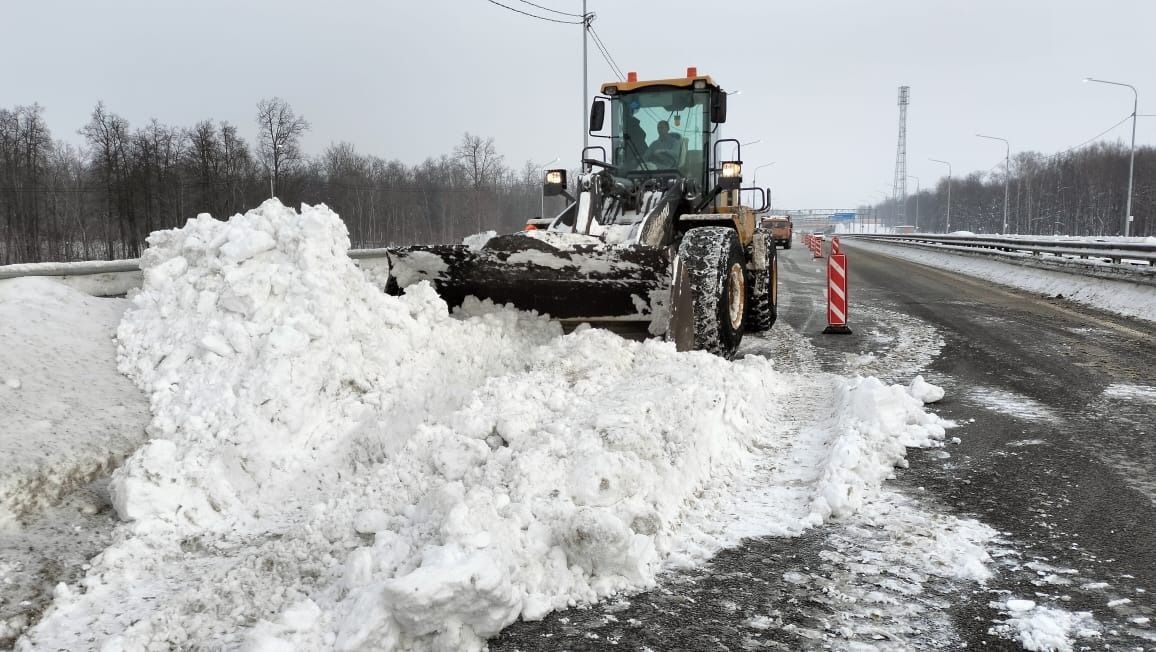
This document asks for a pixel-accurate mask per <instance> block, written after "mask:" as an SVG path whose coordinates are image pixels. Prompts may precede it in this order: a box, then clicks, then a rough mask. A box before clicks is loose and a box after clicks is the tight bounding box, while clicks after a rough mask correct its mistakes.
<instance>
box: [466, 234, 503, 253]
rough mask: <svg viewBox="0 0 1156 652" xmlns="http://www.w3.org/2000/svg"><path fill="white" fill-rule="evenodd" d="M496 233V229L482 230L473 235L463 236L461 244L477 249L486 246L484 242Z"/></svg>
mask: <svg viewBox="0 0 1156 652" xmlns="http://www.w3.org/2000/svg"><path fill="white" fill-rule="evenodd" d="M497 235H498V232H497V231H482V232H481V233H475V234H474V235H468V236H466V237H465V238H462V244H464V245H466V246H467V247H469V248H470V249H473V250H474V251H478V250H480V249H481V248H482V247H484V246H486V243H487V242H489V241H490V239H491V238H494V237H495V236H497Z"/></svg>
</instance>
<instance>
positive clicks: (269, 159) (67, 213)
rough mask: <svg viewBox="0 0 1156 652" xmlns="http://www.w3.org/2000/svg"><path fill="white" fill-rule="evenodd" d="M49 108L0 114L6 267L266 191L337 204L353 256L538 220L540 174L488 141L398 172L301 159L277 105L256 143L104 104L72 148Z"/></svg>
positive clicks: (260, 121)
mask: <svg viewBox="0 0 1156 652" xmlns="http://www.w3.org/2000/svg"><path fill="white" fill-rule="evenodd" d="M43 113H44V109H43V107H41V106H39V105H36V104H33V105H31V106H17V107H15V108H13V109H7V108H0V264H10V263H21V262H38V261H49V260H51V261H71V260H97V259H115V258H135V257H137V256H139V255H140V252H141V250H142V249H143V247H144V244H145V238H146V237H147V236H148V234H149V233H151V232H152V231H154V230H156V229H164V228H171V227H176V226H181V225H183V224H184V223H185V221H186V220H188V219H189V218H191V217H194V216H195V215H196V214H198V213H211V214H212V215H213V216H214V217H218V218H222V219H223V218H227V217H228V216H230V215H232V214H234V213H237V212H243V211H245V210H248V209H250V208H253V207H255V206H257V205H258V204H259V203H261V202H262V201H264V200H265V199H267V198H269V197H270V196H274V195H275V196H276V197H278V198H279V199H280V200H281V201H282V202H284V203H285V204H287V205H290V206H296V205H298V204H300V203H302V202H304V203H309V204H316V203H325V204H326V205H328V206H329V207H331V208H333V209H334V210H335V211H337V212H338V213H339V214H340V215H341V217H342V218H343V219H344V220H345V223H346V225H347V227H348V228H349V234H350V239H351V240H352V242H353V246H354V247H358V248H360V247H380V246H386V245H398V244H412V243H429V242H455V241H458V240H460V239H461V238H462V237H464V236H467V235H469V234H472V233H476V232H478V231H481V230H486V229H495V230H498V231H512V230H517V229H518V228H520V227H521V225H523V224H524V223H525V221H526V219H527V218H529V217H533V216H536V215H538V214H539V213H540V201H541V199H540V191H541V172H540V171H539V170H538V168H537V167H536V166H534V165H533V164H532V163H529V162H527V163H526V164H525V166H523V167H522V168H521V169H519V170H513V169H510V168H509V167H507V166H506V165H505V162H504V159H503V157H502V156H501V154H499V153H498V151H497V149H496V147H495V145H494V142H493V139H486V138H481V137H479V136H475V135H472V134H469V133H466V134H465V135H464V136H463V138H462V140H461V142H460V144H459V145H458V146H457V147H456V148H455V149H454V151H453V152H451V153H447V154H444V155H442V156H440V157H438V158H429V159H426V160H425V161H423V162H422V163H420V164H417V165H406V164H405V163H402V162H400V161H396V160H386V159H383V158H380V157H377V156H371V155H366V154H362V153H360V152H358V151H357V149H356V148H355V147H354V146H353V145H352V144H349V143H337V144H333V145H331V146H330V147H328V148H327V149H326V150H325V151H324V152H322V153H321V154H320V155H319V156H316V157H310V156H307V155H305V154H304V153H303V152H302V151H301V148H300V138H301V136H302V134H304V133H305V132H306V131H307V130H308V129H309V123H308V122H307V121H306V120H305V119H304V118H302V117H300V116H297V115H296V114H294V112H293V110H292V108H291V107H290V106H289V105H288V104H287V103H286V102H284V101H283V100H280V99H278V98H273V99H270V100H262V101H261V102H260V103H259V104H258V105H257V113H256V123H257V127H258V137H257V142H256V143H254V144H250V143H248V142H246V140H245V139H244V138H242V137H241V136H240V135H239V134H238V130H237V127H236V126H235V125H232V124H229V123H228V122H216V121H213V120H204V121H201V122H198V123H197V124H195V125H192V126H191V127H177V126H170V125H165V124H162V123H160V122H158V121H156V120H152V121H151V122H149V123H148V124H146V125H143V126H139V127H136V128H132V127H131V125H129V123H128V121H127V120H125V119H124V118H122V117H120V116H118V115H116V114H115V113H113V112H112V111H110V110H109V109H108V108H107V107H106V106H105V105H104V104H103V103H99V104H97V105H96V108H95V109H94V110H93V112H92V115H91V119H90V120H89V122H88V123H87V124H85V125H84V126H82V127H81V128H80V129H79V131H78V133H79V134H80V135H81V136H82V137H83V139H84V146H83V147H79V148H78V147H76V146H74V145H71V144H69V143H67V142H64V141H62V140H56V139H54V138H53V137H52V133H51V131H50V130H49V128H48V126H47V124H45V121H44V117H43ZM551 207H552V208H554V209H557V208H558V206H557V204H554V205H551V204H549V203H548V204H547V208H548V209H550V208H551Z"/></svg>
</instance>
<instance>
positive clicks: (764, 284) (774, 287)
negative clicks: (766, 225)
mask: <svg viewBox="0 0 1156 652" xmlns="http://www.w3.org/2000/svg"><path fill="white" fill-rule="evenodd" d="M769 242H772V245H771V246H770V247H767V258H768V260H767V263H766V269H762V270H751V279H750V283H749V284H748V286H747V319H746V324H745V326H744V328H745V329H746V330H747V332H750V333H761V332H763V331H767V330H770V329H771V327H772V326H774V325H775V320H776V319H778V316H779V255H778V250H777V249H776V248H775V247H774V244H773V241H770V240H769Z"/></svg>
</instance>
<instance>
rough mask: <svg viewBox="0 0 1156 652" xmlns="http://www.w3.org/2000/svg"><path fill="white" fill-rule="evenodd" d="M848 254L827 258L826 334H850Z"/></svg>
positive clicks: (832, 255) (833, 255) (824, 331)
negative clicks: (848, 321) (848, 322)
mask: <svg viewBox="0 0 1156 652" xmlns="http://www.w3.org/2000/svg"><path fill="white" fill-rule="evenodd" d="M847 305H848V300H847V254H837V253H832V254H831V256H830V257H829V258H828V259H827V328H825V329H823V333H824V334H836V335H850V334H851V329H850V328H848V327H847Z"/></svg>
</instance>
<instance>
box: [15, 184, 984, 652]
mask: <svg viewBox="0 0 1156 652" xmlns="http://www.w3.org/2000/svg"><path fill="white" fill-rule="evenodd" d="M348 248H349V240H348V236H347V234H346V231H345V227H344V225H343V224H342V222H341V220H340V219H339V218H338V216H337V215H336V214H334V213H333V212H332V211H330V210H328V209H327V208H325V207H309V206H305V207H303V208H302V210H301V211H300V212H297V211H294V210H292V209H290V208H286V207H284V206H282V205H281V204H280V203H278V202H277V201H275V200H270V201H268V202H266V203H264V204H263V205H262V206H261V207H260V208H258V209H256V210H253V211H250V212H249V213H246V214H244V215H237V216H234V217H233V218H232V219H230V220H228V221H227V222H223V221H218V220H215V219H213V218H211V217H209V216H207V215H202V216H199V217H198V218H196V219H195V220H190V221H189V222H188V224H187V225H186V226H185V227H183V228H181V229H175V230H170V231H162V232H157V233H154V234H153V235H152V236H151V237H150V238H149V248H148V250H147V252H146V253H145V255H144V257H143V258H142V261H141V262H142V267H143V269H144V274H145V281H144V286H143V288H142V289H141V291H140V292H139V293H137V294H136V295H135V296H133V297H132V306H131V307H130V308H129V309H128V311H127V312H126V313H125V316H124V318H123V321H122V322H121V324H120V328H119V332H118V338H119V346H120V349H119V367H120V369H121V371H122V372H124V373H125V374H126V375H128V376H129V377H130V378H132V379H133V380H134V381H135V382H136V383H137V384H138V385H139V386H140V387H141V388H142V389H143V390H144V391H145V392H146V393H147V394H148V395H149V398H150V402H151V414H152V419H151V422H150V424H149V427H148V434H149V436H150V441H149V442H148V443H147V444H145V445H144V446H142V447H141V448H139V449H138V450H137V451H136V452H135V453H134V454H133V455H132V456H131V457H130V458H129V459H128V460H127V461H126V463H125V464H124V465H123V466H122V467H120V468H119V469H118V470H117V471H116V472H115V474H114V475H113V479H112V482H111V488H110V491H111V495H112V497H113V502H114V505H115V508H116V511H117V513H118V514H119V516H120V517H121V518H122V519H123V520H124V521H125V523H124V524H123V525H122V526H120V530H119V532H118V533H117V540H116V543H114V544H113V545H112V546H111V547H109V548H108V549H107V550H106V551H105V552H104V553H102V554H101V555H100V556H99V557H97V558H96V559H94V560H93V562H92V567H91V569H90V570H89V571H88V573H87V575H86V577H85V578H84V580H83V581H82V582H81V584H80V586H79V588H77V589H70V588H69V587H68V586H66V585H63V584H62V585H60V586H59V587H58V589H57V591H56V594H55V596H54V601H53V604H52V606H51V607H50V608H49V609H48V611H46V612H45V614H44V617H43V618H42V620H41V621H40V622H39V623H38V624H37V625H36V626H35V627H34V628H32V629H31V630H29V631H28V632H26V635H25V637H24V638H23V639H21V641H20V642H19V643H18V649H23V650H33V649H72V650H79V649H103V650H122V649H124V650H130V649H146V648H151V647H162V648H198V647H206V646H209V647H214V648H230V649H232V648H245V649H250V650H293V649H343V650H347V649H367V648H368V649H419V650H428V649H433V650H463V649H466V650H468V649H474V650H476V649H480V648H481V647H482V646H483V645H484V641H485V639H486V638H487V637H490V636H493V635H494V634H496V633H497V632H499V631H500V630H501V629H502V628H503V627H505V626H506V625H508V624H509V623H511V622H513V621H514V620H515V619H517V618H519V617H522V618H526V619H534V618H540V617H542V616H543V615H544V614H546V613H548V612H549V611H551V610H555V609H562V608H566V607H568V606H572V605H574V604H577V603H581V602H585V601H592V600H597V599H599V598H601V597H604V596H607V595H610V594H613V593H615V592H621V591H632V590H639V589H644V588H647V587H650V586H653V585H654V583H655V578H656V575H657V574H658V573H659V572H660V571H661V570H662V569H663V568H664V567H665V566H666V565H668V564H670V563H673V562H674V560H677V561H678V562H679V563H686V562H687V560H693V559H696V558H699V559H700V558H702V557H703V556H704V555H709V554H710V553H711V552H712V551H713V550H717V549H718V547H719V546H722V545H725V544H727V543H728V542H729V541H728V536H729V535H728V534H727V532H728V531H733V527H730V526H731V523H730V521H733V520H734V519H737V518H739V516H736V511H735V510H734V509H732V508H733V497H734V495H735V491H737V490H738V489H740V488H741V489H742V491H744V492H748V493H749V492H751V491H752V488H751V487H752V484H757V483H758V482H760V481H762V482H766V483H771V482H775V481H776V478H779V479H782V478H783V477H785V476H784V475H783V474H784V469H785V470H786V471H785V472H786V475H787V476H789V477H790V485H789V486H788V485H786V484H784V485H782V486H776V487H768V488H767V490H765V491H762V492H761V496H762V497H763V500H764V501H765V504H763V505H762V506H761V509H760V511H759V512H758V514H757V516H758V517H759V519H761V521H762V522H760V523H757V524H752V523H750V522H748V523H744V524H743V527H742V528H741V529H742V530H743V532H744V534H747V535H750V534H755V533H757V532H759V531H762V532H768V533H777V534H780V535H788V536H789V535H792V534H797V533H799V532H802V531H804V530H805V529H806V528H809V527H813V526H815V525H818V524H821V523H823V522H825V521H827V520H829V519H832V518H842V517H847V516H849V515H852V514H854V513H855V512H856V510H858V509H860V508H861V507H862V506H864V505H865V504H867V503H868V502H869V501H872V500H876V499H878V498H879V496H880V493H881V492H880V487H881V485H882V483H883V481H884V480H885V479H886V478H887V477H888V476H889V475H890V474H891V473H892V469H893V467H894V466H896V465H897V464H903V463H905V459H904V455H905V452H906V447H908V446H937V445H940V442H941V440H942V439H943V436H944V429H943V424H942V422H941V421H940V420H939V419H938V418H937V417H936V416H934V415H932V414H930V413H928V412H926V411H925V410H924V408H923V400H929V399H935V398H938V397H940V396H942V392H941V391H936V390H937V389H938V388H934V386H931V385H928V384H926V383H923V382H922V381H920V383H917V384H916V385H915V386H913V387H912V388H911V389H909V388H907V387H904V386H902V385H887V384H884V383H882V382H880V381H878V380H876V379H874V378H843V377H838V376H833V375H828V374H809V375H808V374H788V373H783V372H779V371H776V370H775V369H774V367H773V364H772V363H771V362H769V361H767V360H766V359H765V358H762V357H759V356H748V357H747V358H745V359H742V360H739V361H737V362H729V361H726V360H722V359H720V358H717V357H715V356H712V355H709V354H706V353H688V354H685V353H684V354H680V353H676V352H675V350H674V348H673V346H672V345H671V344H668V343H664V342H660V341H646V342H641V343H639V342H631V341H627V340H624V339H621V338H619V337H617V336H615V335H613V334H611V333H608V332H605V331H602V330H597V329H590V328H580V329H578V330H576V331H575V332H573V333H571V334H568V335H563V334H562V332H561V329H560V327H559V326H558V325H557V324H554V323H552V322H550V321H548V320H547V319H545V318H542V317H539V316H536V315H533V314H530V313H524V312H517V311H514V310H510V309H506V308H502V307H495V306H493V305H489V304H487V303H479V302H472V303H469V304H467V305H466V306H465V307H464V308H463V309H462V310H461V311H460V312H459V313H457V314H453V315H451V314H450V313H449V312H448V311H447V309H446V305H445V303H444V302H443V301H441V299H440V298H438V297H437V296H436V294H435V293H434V291H433V289H432V288H431V287H430V286H429V285H428V284H424V283H423V284H419V285H417V286H415V287H412V288H410V289H409V291H408V292H407V293H406V294H405V295H404V296H402V297H392V296H388V295H385V294H384V293H382V292H381V290H380V288H379V287H376V286H375V285H374V284H373V283H371V282H370V281H368V280H367V277H366V275H365V274H363V272H362V271H361V270H360V269H358V267H357V266H355V265H354V263H353V262H352V261H351V260H350V259H349V258H348V256H347V251H348ZM913 390H914V393H915V394H917V395H918V397H916V396H913ZM821 395H822V396H830V397H832V400H831V402H830V403H829V404H827V405H825V406H824V412H823V413H822V414H817V415H815V418H814V420H813V421H811V422H807V421H806V420H804V421H803V422H802V423H800V418H799V417H800V415H799V414H795V413H793V410H794V408H795V406H797V405H801V404H807V403H808V401H809V400H810V397H814V396H821ZM768 461H773V464H769V463H768ZM770 467H774V468H770ZM764 472H766V475H765V476H764V475H762V474H763V473H764ZM776 473H778V474H779V475H776ZM753 516H755V514H753V513H752V512H751V511H750V510H749V509H748V510H746V511H744V512H742V516H741V517H742V518H745V519H752V518H753ZM981 530H984V529H983V528H976V529H975V531H976V532H977V534H975V535H974V537H972V538H973V539H974V540H975V541H968V542H965V544H961V545H969V546H971V545H973V543H975V542H978V543H980V544H982V539H983V538H984V537H987V536H989V534H988V533H986V531H981ZM937 554H938V553H937ZM984 556H985V555H984V554H983V553H982V550H981V549H980V550H979V551H973V552H972V553H971V557H970V558H973V559H977V562H976V563H979V564H980V567H978V568H977V567H974V566H973V567H969V568H967V569H960V570H959V571H958V574H959V575H960V576H961V577H966V578H970V579H982V578H983V577H984V576H985V574H986V571H984V570H983V569H982V561H983V559H982V558H983V557H984Z"/></svg>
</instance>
